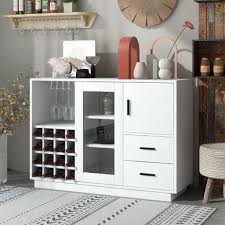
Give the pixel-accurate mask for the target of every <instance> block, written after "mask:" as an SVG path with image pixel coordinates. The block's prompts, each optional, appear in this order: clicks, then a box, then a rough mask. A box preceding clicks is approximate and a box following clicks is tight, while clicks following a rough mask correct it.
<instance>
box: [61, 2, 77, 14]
mask: <svg viewBox="0 0 225 225" xmlns="http://www.w3.org/2000/svg"><path fill="white" fill-rule="evenodd" d="M77 2H78V0H63V12H64V13H72V12H75V11H76V10H77Z"/></svg>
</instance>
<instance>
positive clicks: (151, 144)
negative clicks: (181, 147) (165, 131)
mask: <svg viewBox="0 0 225 225" xmlns="http://www.w3.org/2000/svg"><path fill="white" fill-rule="evenodd" d="M173 157H174V148H173V138H164V137H150V136H133V135H125V136H124V159H125V160H133V161H143V162H159V163H174V160H173Z"/></svg>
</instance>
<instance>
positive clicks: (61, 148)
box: [54, 142, 65, 152]
mask: <svg viewBox="0 0 225 225" xmlns="http://www.w3.org/2000/svg"><path fill="white" fill-rule="evenodd" d="M54 151H55V152H65V143H64V142H63V143H60V144H58V145H57V146H56V148H55V149H54Z"/></svg>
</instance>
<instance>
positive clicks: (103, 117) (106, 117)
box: [85, 115, 115, 120]
mask: <svg viewBox="0 0 225 225" xmlns="http://www.w3.org/2000/svg"><path fill="white" fill-rule="evenodd" d="M85 118H86V119H92V120H114V119H115V116H114V115H88V116H86V117H85Z"/></svg>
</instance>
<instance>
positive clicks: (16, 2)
mask: <svg viewBox="0 0 225 225" xmlns="http://www.w3.org/2000/svg"><path fill="white" fill-rule="evenodd" d="M13 12H14V13H15V14H19V0H13Z"/></svg>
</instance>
